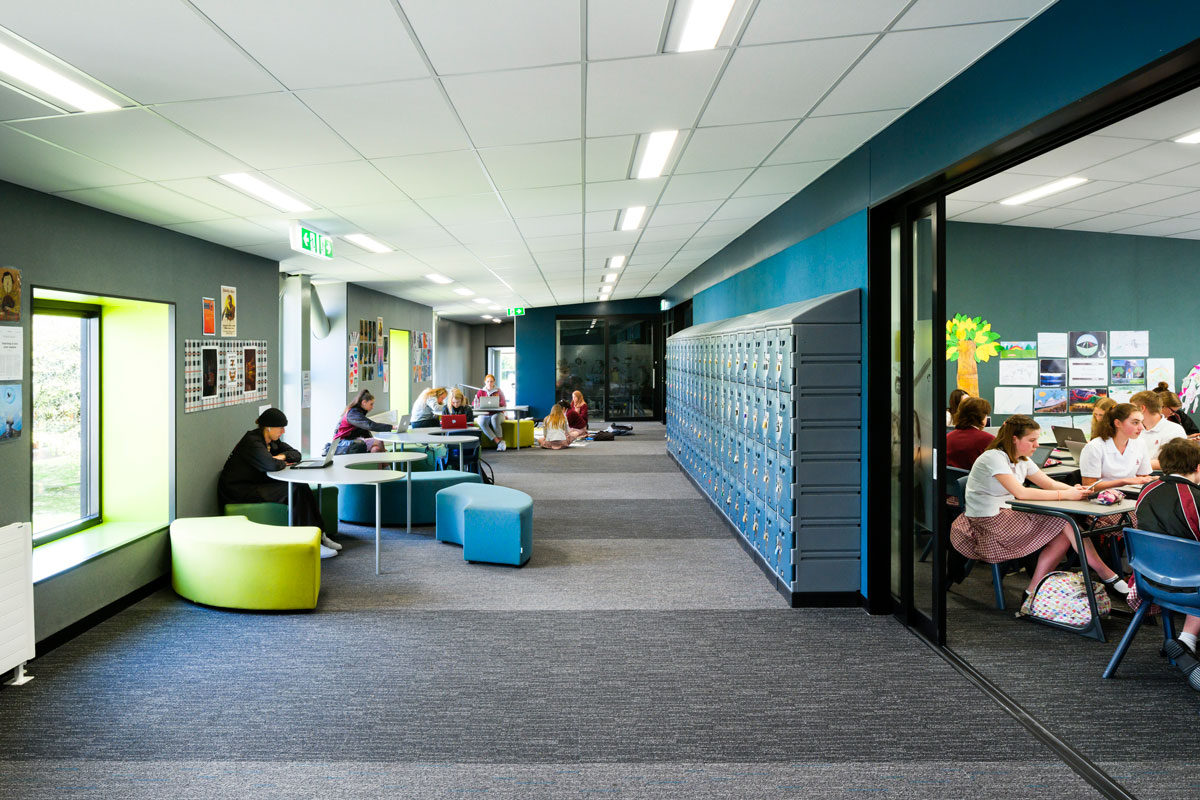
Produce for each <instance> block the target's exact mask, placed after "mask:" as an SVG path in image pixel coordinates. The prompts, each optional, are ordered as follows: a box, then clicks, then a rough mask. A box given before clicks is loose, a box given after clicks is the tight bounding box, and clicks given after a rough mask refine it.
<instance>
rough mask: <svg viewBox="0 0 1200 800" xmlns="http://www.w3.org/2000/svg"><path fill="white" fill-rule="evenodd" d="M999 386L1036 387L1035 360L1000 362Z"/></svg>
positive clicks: (1036, 363) (1036, 369) (1036, 365)
mask: <svg viewBox="0 0 1200 800" xmlns="http://www.w3.org/2000/svg"><path fill="white" fill-rule="evenodd" d="M1000 385H1001V386H1037V385H1038V362H1037V360H1036V359H1029V360H1025V361H1001V362H1000Z"/></svg>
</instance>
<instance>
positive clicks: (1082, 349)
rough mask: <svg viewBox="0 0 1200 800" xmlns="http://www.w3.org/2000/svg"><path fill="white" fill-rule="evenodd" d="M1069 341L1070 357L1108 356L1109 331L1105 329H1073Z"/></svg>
mask: <svg viewBox="0 0 1200 800" xmlns="http://www.w3.org/2000/svg"><path fill="white" fill-rule="evenodd" d="M1067 343H1068V350H1067V357H1068V358H1107V357H1108V333H1107V332H1105V331H1071V332H1070V333H1069V334H1068V335H1067Z"/></svg>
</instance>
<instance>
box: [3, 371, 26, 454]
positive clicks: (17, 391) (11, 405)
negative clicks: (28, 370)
mask: <svg viewBox="0 0 1200 800" xmlns="http://www.w3.org/2000/svg"><path fill="white" fill-rule="evenodd" d="M21 386H22V385H21V384H19V383H3V384H0V442H7V441H10V440H12V439H18V438H20V436H21V429H22V428H23V427H24V426H25V420H24V416H25V415H24V414H22V413H21V405H22V402H23V398H24V392H23V391H22V389H21Z"/></svg>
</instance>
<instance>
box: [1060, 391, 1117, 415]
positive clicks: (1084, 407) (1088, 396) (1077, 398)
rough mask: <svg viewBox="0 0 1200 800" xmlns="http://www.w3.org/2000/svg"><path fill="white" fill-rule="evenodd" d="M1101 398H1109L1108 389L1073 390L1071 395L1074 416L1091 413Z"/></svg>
mask: <svg viewBox="0 0 1200 800" xmlns="http://www.w3.org/2000/svg"><path fill="white" fill-rule="evenodd" d="M1101 397H1108V389H1091V388H1087V389H1082V388H1072V389H1071V393H1070V395H1069V402H1070V411H1071V413H1072V414H1080V413H1084V412H1086V413H1089V414H1090V413H1091V412H1092V411H1094V410H1095V409H1096V403H1098V402H1100V398H1101Z"/></svg>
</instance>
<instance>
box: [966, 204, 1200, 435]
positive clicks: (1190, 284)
mask: <svg viewBox="0 0 1200 800" xmlns="http://www.w3.org/2000/svg"><path fill="white" fill-rule="evenodd" d="M1198 263H1200V241H1195V240H1191V239H1162V238H1157V237H1152V236H1128V235H1121V234H1117V233H1089V232H1086V231H1063V230H1050V229H1045V228H1024V227H1020V226H1017V225H978V224H972V223H965V222H951V223H948V224H947V225H946V313H947V314H948V315H951V316H953V315H954V314H970V315H971V316H981V317H983V318H984V319H986V320H988V321H989V322H991V323H992V330H994V331H996V332H997V333H999V334H1000V338H1001V339H1003V340H1024V339H1030V340H1036V339H1037V334H1038V332H1039V331H1046V332H1062V333H1066V332H1070V331H1114V330H1116V331H1150V357H1151V358H1174V359H1175V381H1176V383H1175V386H1176V388H1177V389H1178V388H1179V381H1180V380H1181V379H1182V378H1183V376H1185V375H1187V373H1188V370H1190V369H1191V368H1192V366H1193V365H1195V364H1200V339H1198V338H1197V337H1196V335H1195V331H1196V325H1195V320H1196V309H1197V299H1196V298H1197V295H1198V294H1200V276H1198V275H1197V272H1196V265H1197V264H1198ZM999 363H1000V362H999V360H998V359H991V360H990V361H988V362H987V363H981V364H979V392H980V394H981V395H982V396H983V397H984V398H986V399H987V400H988V401H989V402H995V391H994V390H995V388H996V384H997V379H998V378H999V372H1000V367H999ZM957 371H958V367H957V364H956V363H955V362H948V363H947V365H946V386H947V387H953V386H954V385H955V381H956V379H957ZM1146 388H1153V387H1146ZM1066 418H1067V417H1064V419H1066ZM999 419H1000V418H997V420H996V422H997V424H998V423H999Z"/></svg>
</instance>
